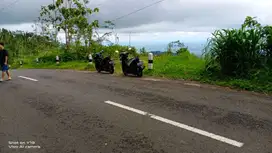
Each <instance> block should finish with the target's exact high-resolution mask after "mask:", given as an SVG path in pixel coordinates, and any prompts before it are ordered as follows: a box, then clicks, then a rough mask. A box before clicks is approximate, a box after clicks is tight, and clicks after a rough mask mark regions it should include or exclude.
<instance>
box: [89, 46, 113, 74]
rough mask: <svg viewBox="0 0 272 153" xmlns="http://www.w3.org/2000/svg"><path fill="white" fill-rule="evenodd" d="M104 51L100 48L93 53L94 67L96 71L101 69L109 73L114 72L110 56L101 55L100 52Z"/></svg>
mask: <svg viewBox="0 0 272 153" xmlns="http://www.w3.org/2000/svg"><path fill="white" fill-rule="evenodd" d="M103 52H104V51H103V50H102V51H101V52H99V53H96V54H95V55H94V58H93V59H94V63H95V69H96V71H97V72H98V73H100V72H101V71H106V72H110V74H113V73H114V62H113V60H111V58H110V56H107V57H105V58H104V57H103V55H102V53H103Z"/></svg>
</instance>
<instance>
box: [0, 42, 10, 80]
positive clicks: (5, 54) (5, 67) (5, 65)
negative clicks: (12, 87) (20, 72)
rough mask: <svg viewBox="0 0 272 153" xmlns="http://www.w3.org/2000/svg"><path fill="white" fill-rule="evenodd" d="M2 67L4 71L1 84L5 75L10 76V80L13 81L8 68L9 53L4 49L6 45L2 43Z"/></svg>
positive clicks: (0, 51)
mask: <svg viewBox="0 0 272 153" xmlns="http://www.w3.org/2000/svg"><path fill="white" fill-rule="evenodd" d="M0 66H1V70H2V78H1V79H0V82H2V81H3V80H4V77H5V73H6V74H7V75H8V80H11V76H10V73H9V67H8V51H7V50H5V49H4V43H2V42H0Z"/></svg>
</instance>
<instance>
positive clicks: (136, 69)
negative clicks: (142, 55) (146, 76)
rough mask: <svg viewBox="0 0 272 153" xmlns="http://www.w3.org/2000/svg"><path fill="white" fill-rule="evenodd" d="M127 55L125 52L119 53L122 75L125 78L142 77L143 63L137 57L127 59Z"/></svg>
mask: <svg viewBox="0 0 272 153" xmlns="http://www.w3.org/2000/svg"><path fill="white" fill-rule="evenodd" d="M128 54H129V53H127V52H123V53H120V60H121V64H122V71H123V74H124V75H125V76H127V75H128V74H133V75H136V76H138V77H142V76H143V70H144V68H145V66H144V63H143V61H142V60H140V59H139V57H135V58H131V59H128Z"/></svg>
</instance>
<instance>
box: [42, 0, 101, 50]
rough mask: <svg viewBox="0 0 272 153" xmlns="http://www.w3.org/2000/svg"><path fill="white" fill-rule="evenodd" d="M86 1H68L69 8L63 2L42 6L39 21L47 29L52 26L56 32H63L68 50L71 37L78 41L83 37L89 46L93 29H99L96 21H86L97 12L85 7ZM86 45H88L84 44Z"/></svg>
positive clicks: (59, 0) (96, 9) (97, 10)
mask: <svg viewBox="0 0 272 153" xmlns="http://www.w3.org/2000/svg"><path fill="white" fill-rule="evenodd" d="M88 3H89V2H88V1H87V0H83V1H80V0H69V4H68V5H70V6H68V7H67V6H64V5H65V4H64V1H63V0H56V1H55V3H53V4H49V5H47V6H42V8H41V13H40V20H42V21H43V22H45V23H46V25H47V28H48V27H49V25H53V28H56V29H57V30H58V31H61V30H63V31H64V32H65V34H66V46H67V49H69V46H70V43H71V41H72V38H73V37H77V38H76V40H77V41H80V40H81V37H82V36H83V37H84V38H85V40H86V42H89V45H90V44H91V40H92V34H93V33H92V32H93V28H95V27H99V23H98V20H93V21H91V22H89V21H88V16H89V15H91V14H93V13H97V12H99V9H98V8H94V9H90V8H87V7H86V5H87V4H88ZM85 44H88V43H85Z"/></svg>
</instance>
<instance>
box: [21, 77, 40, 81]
mask: <svg viewBox="0 0 272 153" xmlns="http://www.w3.org/2000/svg"><path fill="white" fill-rule="evenodd" d="M18 77H19V78H23V79H26V80H30V81H35V82H37V81H38V80H36V79H32V78H29V77H25V76H18Z"/></svg>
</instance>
